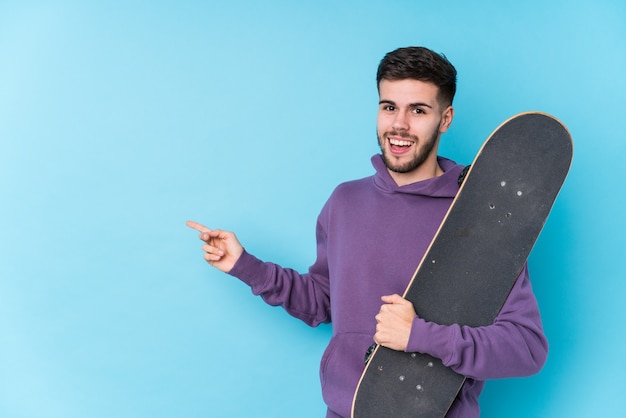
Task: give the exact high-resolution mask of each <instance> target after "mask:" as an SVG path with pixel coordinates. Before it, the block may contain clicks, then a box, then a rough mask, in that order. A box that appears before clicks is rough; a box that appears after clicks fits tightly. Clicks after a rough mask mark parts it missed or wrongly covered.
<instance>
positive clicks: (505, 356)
mask: <svg viewBox="0 0 626 418" xmlns="http://www.w3.org/2000/svg"><path fill="white" fill-rule="evenodd" d="M418 315H419V312H418ZM407 351H409V352H421V353H426V354H429V355H431V356H433V357H436V358H439V359H441V360H442V362H443V364H444V365H446V366H449V367H451V368H452V369H453V370H454V371H455V372H457V373H459V374H462V375H464V376H466V377H469V378H473V379H477V380H487V379H494V378H507V377H520V376H529V375H532V374H535V373H537V372H538V371H539V370H541V368H542V367H543V364H544V363H545V360H546V357H547V354H548V342H547V340H546V337H545V335H544V333H543V327H542V324H541V317H540V314H539V308H538V306H537V301H536V299H535V296H534V294H533V292H532V288H531V285H530V279H529V277H528V270H527V268H524V270H523V271H522V273H521V274H520V277H518V279H517V281H516V283H515V285H514V286H513V289H512V290H511V293H510V294H509V297H508V298H507V300H506V302H505V304H504V306H503V307H502V310H501V311H500V313H499V314H498V316H497V317H496V319H495V321H494V323H493V324H492V325H488V326H482V327H476V328H473V327H468V326H459V325H457V324H453V325H439V324H435V323H432V322H426V321H424V320H423V319H421V318H419V316H418V317H416V318H415V320H414V321H413V326H412V329H411V335H410V338H409V344H408V347H407Z"/></svg>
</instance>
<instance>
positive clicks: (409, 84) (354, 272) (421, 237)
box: [188, 47, 547, 417]
mask: <svg viewBox="0 0 626 418" xmlns="http://www.w3.org/2000/svg"><path fill="white" fill-rule="evenodd" d="M377 82H378V92H379V97H380V101H379V109H378V118H377V131H378V142H379V144H380V149H381V154H379V155H375V156H373V157H372V164H373V166H374V169H375V174H374V175H373V176H371V177H367V178H364V179H361V180H356V181H351V182H347V183H344V184H341V185H339V186H338V187H337V188H336V189H335V191H334V192H333V193H332V195H331V197H330V198H329V200H328V201H327V202H326V204H325V205H324V207H323V209H322V211H321V213H320V215H319V217H318V221H317V232H316V236H317V260H316V261H315V263H314V264H313V265H312V266H311V267H310V269H309V271H308V272H307V273H304V274H301V273H297V272H296V271H294V270H291V269H288V268H283V267H280V266H278V265H276V264H273V263H269V262H262V261H261V260H259V259H257V258H255V257H254V256H252V255H251V254H250V253H248V252H247V251H246V250H245V249H244V248H243V247H242V246H241V244H240V243H239V241H238V240H237V238H236V236H235V235H234V234H233V233H232V232H226V231H221V230H211V229H209V228H207V227H205V226H203V225H200V224H198V223H195V222H188V225H189V226H190V227H192V228H194V229H196V230H198V231H199V232H200V239H201V240H202V241H204V245H203V246H202V249H203V250H204V251H205V254H204V258H205V260H206V261H207V262H208V263H209V264H211V265H212V266H214V267H216V268H218V269H220V270H222V271H224V272H226V273H229V274H230V275H233V276H235V277H238V278H239V279H241V280H242V281H244V282H245V283H247V284H248V285H250V286H251V288H252V292H253V293H254V294H256V295H260V296H261V297H262V298H263V299H264V300H265V301H266V302H267V303H269V304H271V305H282V306H283V308H284V309H285V310H286V311H287V312H289V313H290V314H291V315H293V316H295V317H297V318H300V319H302V320H303V321H305V322H306V323H307V324H309V325H311V326H316V325H318V324H320V323H325V322H330V321H332V323H333V334H332V338H331V341H330V343H329V345H328V348H327V349H326V351H325V353H324V355H323V357H322V362H321V371H320V376H321V382H322V393H323V396H324V400H325V402H326V404H327V405H328V413H327V417H349V416H350V409H351V402H352V398H353V395H354V390H355V388H356V385H357V382H358V380H359V377H360V375H361V373H362V371H363V369H364V363H363V356H364V353H365V352H366V350H367V348H368V347H369V346H370V345H371V344H372V341H375V342H376V343H378V344H381V345H383V346H386V347H389V348H392V349H394V350H404V351H408V352H422V353H427V354H430V355H432V356H434V357H437V358H440V359H441V360H442V361H443V363H444V364H445V365H447V366H449V367H451V368H452V369H454V370H455V371H456V372H458V373H460V374H462V375H464V376H467V377H468V379H467V380H466V382H465V384H464V386H463V388H462V390H461V392H460V393H459V395H458V397H457V399H456V400H455V402H454V404H453V406H452V408H451V410H450V411H449V413H448V415H447V416H448V417H477V416H478V415H479V407H478V396H479V395H480V393H481V391H482V389H483V386H484V381H485V380H486V379H490V378H501V377H514V376H526V375H530V374H534V373H536V372H538V371H539V370H540V369H541V367H542V366H543V363H544V362H545V359H546V356H547V341H546V338H545V336H544V333H543V329H542V325H541V319H540V315H539V310H538V307H537V302H536V300H535V296H534V295H533V292H532V289H531V286H530V282H529V277H528V272H527V269H526V268H525V269H524V270H523V272H522V273H521V275H520V277H519V278H518V280H517V282H516V284H515V286H514V288H513V290H512V292H511V294H510V296H509V297H508V299H507V301H506V303H505V305H504V307H503V308H502V311H501V313H500V314H499V315H498V317H497V318H496V320H495V322H494V323H493V325H490V326H485V327H478V328H471V327H466V326H463V327H461V326H458V325H452V326H444V325H439V324H435V323H429V322H426V321H424V320H423V319H421V318H420V317H419V312H417V313H416V312H415V310H414V308H413V305H412V304H411V303H410V302H408V301H407V300H405V299H403V298H402V297H401V296H399V295H400V294H402V293H403V292H404V290H405V288H406V286H407V284H408V282H409V280H410V279H411V277H412V275H413V273H414V271H415V267H416V265H417V263H418V262H419V260H420V258H421V257H422V256H423V254H424V253H425V251H426V249H427V247H428V245H429V243H430V241H431V240H432V238H433V236H434V234H435V233H436V231H437V229H438V227H439V224H440V223H441V221H442V219H443V217H444V216H445V214H446V211H447V210H448V207H449V206H450V204H451V203H452V200H453V198H454V196H455V195H456V193H457V192H458V189H459V187H458V183H457V180H458V177H459V174H460V173H461V170H462V168H463V167H462V166H460V165H457V164H456V163H454V162H452V161H450V160H448V159H445V158H442V157H438V156H437V150H438V146H439V140H440V137H441V135H442V134H443V133H444V132H446V131H447V129H448V128H449V127H450V124H451V123H452V119H453V116H454V109H453V107H452V101H453V98H454V94H455V91H456V70H455V68H454V67H453V66H452V64H450V62H448V60H447V59H446V58H445V57H444V56H442V55H439V54H436V53H434V52H432V51H430V50H428V49H426V48H421V47H412V48H401V49H398V50H395V51H393V52H390V53H389V54H387V55H386V56H385V57H384V58H383V60H382V61H381V63H380V65H379V68H378V75H377Z"/></svg>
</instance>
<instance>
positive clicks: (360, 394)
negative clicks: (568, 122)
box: [352, 112, 573, 418]
mask: <svg viewBox="0 0 626 418" xmlns="http://www.w3.org/2000/svg"><path fill="white" fill-rule="evenodd" d="M572 151H573V145H572V142H571V137H570V134H569V132H568V130H567V128H566V127H565V126H564V125H562V124H561V123H560V122H559V121H558V120H556V119H555V118H553V117H552V116H550V115H547V114H544V113H538V112H528V113H522V114H519V115H516V116H513V117H512V118H510V119H508V120H507V121H505V122H504V123H503V124H502V125H500V126H499V127H498V128H497V129H496V130H495V131H494V132H493V133H492V134H491V135H490V136H489V138H488V139H487V141H485V143H484V144H483V146H482V148H481V149H480V151H479V152H478V155H477V156H476V158H475V160H474V162H473V163H472V164H471V166H470V168H469V171H468V172H467V175H466V177H465V179H464V181H463V183H462V184H461V187H460V189H459V192H458V194H457V196H456V197H455V199H454V201H453V202H452V205H451V206H450V209H449V210H448V213H447V214H446V216H445V218H444V220H443V222H442V224H441V226H440V227H439V230H438V231H437V233H436V234H435V237H434V238H433V241H432V242H431V244H430V246H429V248H428V249H427V251H426V253H425V255H424V257H423V259H422V261H421V262H420V264H419V266H418V268H417V270H416V272H415V274H414V275H413V277H412V279H411V281H410V283H409V285H408V287H407V289H406V292H405V294H404V297H405V298H406V299H408V300H409V301H411V302H412V303H413V305H414V306H415V310H416V312H417V314H418V315H419V316H420V317H421V318H423V319H424V320H426V321H429V322H435V323H439V324H444V325H450V324H453V323H456V324H460V325H467V326H471V327H477V326H483V325H490V324H492V323H493V321H494V319H495V318H496V316H497V315H498V313H499V311H500V309H501V308H502V305H503V304H504V302H505V300H506V298H507V297H508V295H509V293H510V291H511V288H512V287H513V285H514V283H515V281H516V279H517V277H518V276H519V274H520V273H521V270H522V269H523V267H524V264H525V262H526V260H527V258H528V256H529V254H530V251H531V249H532V247H533V245H534V243H535V241H536V240H537V237H538V236H539V233H540V232H541V229H542V228H543V225H544V224H545V221H546V219H547V217H548V214H549V212H550V210H551V208H552V205H553V203H554V200H555V199H556V196H557V194H558V192H559V190H560V189H561V186H562V184H563V182H564V180H565V177H566V176H567V172H568V171H569V167H570V164H571V159H572ZM464 381H465V378H464V377H463V376H461V375H459V374H457V373H455V372H454V371H453V370H451V369H450V368H448V367H446V366H444V365H443V364H442V362H441V360H439V359H436V358H433V357H430V356H428V355H426V354H421V353H406V352H400V351H394V350H391V349H388V348H385V347H381V346H376V347H375V348H374V349H373V351H372V353H371V355H370V356H369V360H368V361H367V365H366V368H365V371H364V372H363V375H362V376H361V380H360V381H359V384H358V387H357V390H356V393H355V396H354V400H353V404H352V417H353V418H380V417H394V418H402V417H444V416H445V415H446V413H447V411H448V409H449V408H450V406H451V405H452V403H453V401H454V399H455V397H456V395H457V393H458V392H459V390H460V389H461V386H462V385H463V382H464Z"/></svg>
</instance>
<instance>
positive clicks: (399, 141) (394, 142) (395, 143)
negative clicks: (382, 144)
mask: <svg viewBox="0 0 626 418" xmlns="http://www.w3.org/2000/svg"><path fill="white" fill-rule="evenodd" d="M389 144H391V145H392V146H394V147H410V146H411V145H413V141H407V140H404V139H394V138H389Z"/></svg>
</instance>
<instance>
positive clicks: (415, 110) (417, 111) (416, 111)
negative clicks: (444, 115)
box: [413, 107, 424, 114]
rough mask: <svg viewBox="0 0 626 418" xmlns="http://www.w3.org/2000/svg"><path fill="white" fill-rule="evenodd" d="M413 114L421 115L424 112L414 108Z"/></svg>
mask: <svg viewBox="0 0 626 418" xmlns="http://www.w3.org/2000/svg"><path fill="white" fill-rule="evenodd" d="M413 113H417V114H422V113H424V111H423V110H422V109H420V108H418V107H416V108H415V109H413Z"/></svg>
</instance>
